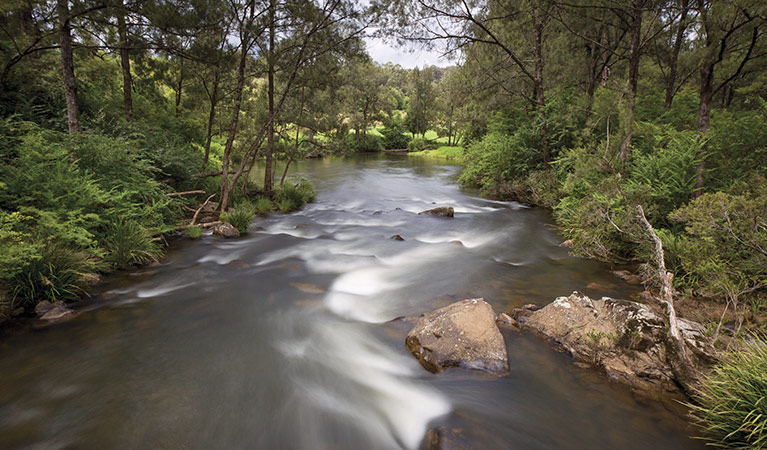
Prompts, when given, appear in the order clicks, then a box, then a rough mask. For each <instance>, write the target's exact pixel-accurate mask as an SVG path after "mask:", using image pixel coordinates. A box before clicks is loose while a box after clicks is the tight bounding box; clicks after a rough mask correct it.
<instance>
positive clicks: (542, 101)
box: [533, 13, 551, 170]
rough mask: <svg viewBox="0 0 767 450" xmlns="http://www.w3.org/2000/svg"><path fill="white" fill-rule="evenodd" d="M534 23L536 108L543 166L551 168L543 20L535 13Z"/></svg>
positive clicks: (547, 168)
mask: <svg viewBox="0 0 767 450" xmlns="http://www.w3.org/2000/svg"><path fill="white" fill-rule="evenodd" d="M535 14H537V13H534V20H535V23H534V25H533V27H534V31H535V77H534V78H535V79H534V80H533V84H534V90H535V107H536V108H535V109H536V113H537V114H538V120H539V122H540V127H541V129H540V133H541V152H542V153H543V168H544V169H546V170H549V169H550V168H551V166H550V165H549V163H551V150H549V138H548V127H547V125H546V98H545V96H544V91H543V21H542V20H541V18H540V17H538V16H537V15H535Z"/></svg>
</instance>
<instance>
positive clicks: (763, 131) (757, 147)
mask: <svg viewBox="0 0 767 450" xmlns="http://www.w3.org/2000/svg"><path fill="white" fill-rule="evenodd" d="M757 98H758V97H757ZM765 121H767V105H765V103H764V101H761V103H760V108H759V109H758V110H756V111H737V112H736V111H716V112H715V113H714V114H713V115H712V118H711V129H710V130H709V134H708V135H709V141H708V143H709V150H710V151H709V154H708V158H707V161H706V163H707V167H708V172H707V174H706V180H707V183H708V185H707V187H708V189H709V190H711V191H714V190H727V189H728V188H729V186H730V185H731V184H732V183H734V182H737V181H741V180H744V179H745V178H747V177H748V175H749V174H750V173H751V172H753V171H756V172H757V173H759V174H761V175H762V176H767V164H765V163H764V162H765V161H767V127H765V126H764V124H765Z"/></svg>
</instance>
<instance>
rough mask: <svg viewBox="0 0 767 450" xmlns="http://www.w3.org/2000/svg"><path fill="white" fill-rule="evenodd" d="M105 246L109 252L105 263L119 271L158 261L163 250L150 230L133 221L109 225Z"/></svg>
mask: <svg viewBox="0 0 767 450" xmlns="http://www.w3.org/2000/svg"><path fill="white" fill-rule="evenodd" d="M103 244H104V248H105V250H106V251H107V254H106V257H105V261H106V262H107V263H109V264H110V265H111V266H112V267H114V268H118V269H124V268H127V267H130V266H134V265H137V264H144V263H146V262H149V261H156V260H157V258H159V257H160V256H161V255H162V248H161V247H160V246H159V245H158V244H157V243H156V242H155V240H154V239H153V238H152V233H151V232H150V230H149V229H147V228H146V227H145V226H143V225H142V224H140V223H138V222H136V221H133V220H118V221H116V222H114V223H112V224H110V225H108V226H107V227H106V230H105V232H104V238H103Z"/></svg>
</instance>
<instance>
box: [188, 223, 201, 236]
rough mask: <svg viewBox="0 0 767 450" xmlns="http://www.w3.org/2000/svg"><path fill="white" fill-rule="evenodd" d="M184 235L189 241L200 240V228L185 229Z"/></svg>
mask: <svg viewBox="0 0 767 450" xmlns="http://www.w3.org/2000/svg"><path fill="white" fill-rule="evenodd" d="M186 235H187V236H189V238H191V239H200V237H202V228H200V227H198V226H197V225H195V226H192V227H189V228H187V229H186Z"/></svg>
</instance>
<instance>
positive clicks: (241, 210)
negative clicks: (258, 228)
mask: <svg viewBox="0 0 767 450" xmlns="http://www.w3.org/2000/svg"><path fill="white" fill-rule="evenodd" d="M254 215H255V206H254V205H253V204H252V203H251V202H249V201H241V202H239V203H237V204H236V205H235V207H234V208H231V209H230V210H229V211H226V212H224V213H221V217H220V219H221V220H222V221H224V222H228V223H230V224H232V226H234V227H235V228H237V229H238V230H239V231H240V233H247V232H248V227H249V226H250V224H251V223H253V216H254Z"/></svg>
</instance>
